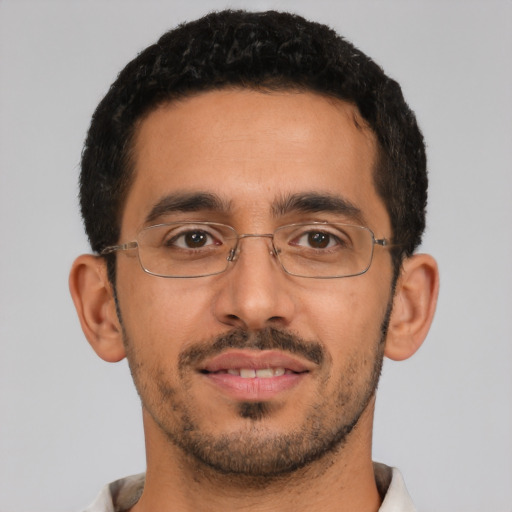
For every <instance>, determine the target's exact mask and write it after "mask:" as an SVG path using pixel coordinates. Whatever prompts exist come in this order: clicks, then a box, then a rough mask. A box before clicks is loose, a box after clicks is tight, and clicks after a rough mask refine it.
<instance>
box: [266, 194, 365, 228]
mask: <svg viewBox="0 0 512 512" xmlns="http://www.w3.org/2000/svg"><path fill="white" fill-rule="evenodd" d="M272 212H273V214H274V216H276V217H279V216H282V215H286V214H288V213H293V212H300V213H323V212H327V213H335V214H340V215H343V216H344V217H349V218H350V219H353V220H355V221H357V222H360V223H361V224H364V215H363V212H362V211H361V210H360V209H359V208H358V207H357V206H356V205H355V204H354V203H352V202H351V201H349V200H348V199H346V198H344V197H341V196H337V195H336V196H335V195H331V194H322V193H318V192H308V193H302V194H292V195H288V196H284V197H281V198H279V199H278V200H277V201H275V202H274V204H273V205H272Z"/></svg>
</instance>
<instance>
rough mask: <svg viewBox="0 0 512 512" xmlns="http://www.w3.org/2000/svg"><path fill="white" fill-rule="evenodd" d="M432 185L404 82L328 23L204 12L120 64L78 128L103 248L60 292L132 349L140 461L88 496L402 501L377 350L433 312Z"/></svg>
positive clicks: (136, 501) (224, 501) (115, 344)
mask: <svg viewBox="0 0 512 512" xmlns="http://www.w3.org/2000/svg"><path fill="white" fill-rule="evenodd" d="M426 188H427V178H426V160H425V152H424V144H423V138H422V136H421V133H420V131H419V129H418V127H417V124H416V121H415V118H414V114H413V113H412V112H411V111H410V109H409V108H408V107H407V105H406V104H405V102H404V100H403V98H402V94H401V91H400V88H399V86H398V84H396V82H394V81H393V80H391V79H389V78H388V77H386V76H385V75H384V73H383V72H382V70H381V69H380V68H379V67H378V66H377V65H376V64H375V63H373V62H372V61H371V60H370V59H369V58H368V57H366V56H365V55H364V54H362V53H361V52H360V51H359V50H357V49H356V48H354V47H353V46H352V45H351V44H350V43H348V42H346V41H345V40H343V39H341V38H340V37H339V36H337V35H336V34H335V33H334V32H333V31H331V30H330V29H328V28H327V27H325V26H322V25H318V24H315V23H311V22H308V21H306V20H304V19H302V18H300V17H298V16H294V15H290V14H285V13H276V12H268V13H247V12H240V11H237V12H233V11H224V12H220V13H213V14H210V15H208V16H206V17H205V18H202V19H200V20H198V21H195V22H192V23H188V24H185V25H182V26H180V27H178V28H177V29H175V30H173V31H171V32H169V33H167V34H165V35H164V36H163V37H162V38H161V39H160V40H159V41H158V43H156V44H155V45H153V46H150V47H149V48H147V49H146V50H145V51H144V52H142V53H141V54H140V55H139V56H138V57H137V58H136V59H134V60H133V61H132V62H131V63H129V64H128V65H127V66H126V68H125V69H124V70H123V71H122V72H121V73H120V75H119V77H118V78H117V80H116V82H115V83H114V84H113V85H112V87H111V89H110V91H109V92H108V94H107V95H106V97H105V98H104V99H103V100H102V102H101V103H100V105H99V106H98V109H97V110H96V112H95V114H94V116H93V119H92V123H91V127H90V130H89V134H88V137H87V141H86V144H85V148H84V153H83V159H82V174H81V188H80V191H81V205H82V214H83V217H84V222H85V226H86V230H87V233H88V236H89V239H90V242H91V246H92V248H93V250H94V251H95V252H96V253H97V256H93V255H83V256H80V257H79V258H78V259H77V260H76V261H75V263H74V265H73V268H72V270H71V276H70V288H71V293H72V296H73V299H74V302H75V305H76V308H77V311H78V315H79V318H80V321H81V324H82V328H83V330H84V332H85V335H86V336H87V339H88V340H89V342H90V344H91V345H92V347H93V348H94V350H95V351H96V352H97V354H98V355H99V356H100V357H101V358H103V359H104V360H106V361H112V362H114V361H119V360H121V359H123V358H124V357H127V359H128V362H129V365H130V369H131V372H132V375H133V378H134V382H135V385H136V388H137V390H138V393H139V395H140V397H141V402H142V411H143V420H144V430H145V437H146V449H147V471H146V474H145V475H139V476H136V477H130V478H127V479H123V480H120V481H117V482H114V483H113V484H111V485H110V486H108V487H107V488H105V490H104V491H103V493H102V494H101V495H100V496H99V498H98V500H97V501H96V502H95V504H93V505H92V506H91V507H90V508H89V509H88V510H89V511H107V510H108V511H111V510H112V511H113V510H133V511H135V512H144V511H149V510H153V511H154V510H158V511H161V512H164V511H180V512H182V511H191V510H194V511H197V510H208V511H217V510H238V509H244V510H250V511H263V510H279V511H286V510H293V511H301V510H308V511H310V510H326V511H329V510H336V511H351V512H353V511H376V510H381V511H391V510H393V511H395V510H396V511H409V510H414V507H413V505H412V502H411V501H410V498H409V497H408V495H407V491H406V490H405V486H404V484H403V480H402V478H401V476H400V474H399V472H398V470H396V469H395V470H392V469H391V468H388V467H386V466H384V465H382V464H373V463H372V460H371V438H372V420H373V411H374V405H375V392H376V388H377V383H378V379H379V375H380V371H381V367H382V360H383V357H384V356H387V357H389V358H392V359H395V360H401V359H406V358H408V357H410V356H411V355H412V354H413V353H414V352H415V351H416V350H417V349H418V348H419V346H420V345H421V343H422V342H423V340H424V338H425V336H426V333H427V331H428V328H429V326H430V323H431V320H432V316H433V313H434V309H435V303H436V297H437V291H438V274H437V267H436V264H435V261H434V260H433V259H432V258H431V257H430V256H428V255H420V254H414V250H415V249H416V247H417V246H418V244H419V242H420V240H421V234H422V231H423V228H424V224H425V220H424V212H425V205H426Z"/></svg>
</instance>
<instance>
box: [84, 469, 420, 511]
mask: <svg viewBox="0 0 512 512" xmlns="http://www.w3.org/2000/svg"><path fill="white" fill-rule="evenodd" d="M373 468H374V471H375V481H376V482H377V488H378V490H379V493H380V495H381V496H384V499H383V501H382V505H381V507H380V508H379V512H417V511H416V508H415V507H414V504H413V502H412V501H411V498H410V496H409V493H408V492H407V489H406V487H405V483H404V479H403V478H402V475H401V473H400V471H398V469H396V468H390V467H388V466H386V465H384V464H380V463H378V462H374V463H373ZM144 481H145V474H144V473H141V474H140V475H133V476H129V477H126V478H122V479H121V480H116V481H115V482H112V483H111V484H108V485H106V486H105V487H104V488H103V489H102V491H101V493H100V494H99V496H98V497H97V498H96V500H94V503H92V504H91V505H90V506H89V507H87V508H86V509H85V510H84V511H83V512H124V511H126V510H128V509H130V508H131V507H133V506H134V505H135V504H136V503H137V501H139V499H140V497H141V495H142V491H143V490H144Z"/></svg>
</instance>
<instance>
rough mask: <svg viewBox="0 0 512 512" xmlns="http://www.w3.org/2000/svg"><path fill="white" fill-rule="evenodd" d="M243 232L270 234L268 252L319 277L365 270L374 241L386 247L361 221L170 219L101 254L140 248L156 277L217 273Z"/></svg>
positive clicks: (298, 271) (298, 272) (289, 268)
mask: <svg viewBox="0 0 512 512" xmlns="http://www.w3.org/2000/svg"><path fill="white" fill-rule="evenodd" d="M244 238H269V239H270V240H271V244H272V250H271V252H270V254H271V255H273V256H275V257H276V258H277V260H278V261H279V263H280V265H281V267H282V268H283V270H284V271H285V272H286V273H288V274H291V275H293V276H298V277H310V278H317V279H331V278H340V277H350V276H357V275H360V274H364V273H365V272H366V271H367V270H368V269H369V268H370V265H371V263H372V258H373V249H374V246H375V245H380V246H382V247H389V246H390V244H389V241H388V240H387V239H385V238H382V239H376V238H375V236H374V234H373V232H372V231H371V230H370V229H368V228H366V227H363V226H352V225H349V224H329V223H323V222H313V223H307V224H290V225H287V226H281V227H279V228H277V229H276V230H275V231H274V233H273V234H252V233H246V234H242V235H240V234H238V233H237V232H236V231H235V229H234V228H232V227H231V226H227V225H225V224H218V223H216V222H171V223H169V224H158V225H156V226H150V227H147V228H145V229H143V230H142V231H140V232H139V234H138V235H137V238H136V239H135V240H134V241H133V242H128V243H125V244H121V245H112V246H109V247H106V248H105V249H103V251H101V255H107V254H112V253H114V252H116V251H128V250H132V249H137V250H138V256H139V262H140V265H141V267H142V268H143V270H144V271H145V272H147V273H148V274H152V275H155V276H159V277H173V278H185V277H205V276H212V275H215V274H220V273H222V272H224V271H226V270H227V268H228V266H229V264H230V263H232V262H235V261H236V258H237V256H238V254H239V253H240V241H241V240H242V239H244Z"/></svg>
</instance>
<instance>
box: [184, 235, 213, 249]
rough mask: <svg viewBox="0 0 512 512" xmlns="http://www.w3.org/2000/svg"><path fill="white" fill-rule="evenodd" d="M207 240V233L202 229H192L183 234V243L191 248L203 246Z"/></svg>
mask: <svg viewBox="0 0 512 512" xmlns="http://www.w3.org/2000/svg"><path fill="white" fill-rule="evenodd" d="M207 242H208V235H207V234H206V233H205V232H204V231H192V232H190V233H187V234H186V235H185V236H184V243H185V245H186V246H187V247H190V248H191V249H197V248H198V247H203V246H204V245H205V244H206V243H207Z"/></svg>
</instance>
